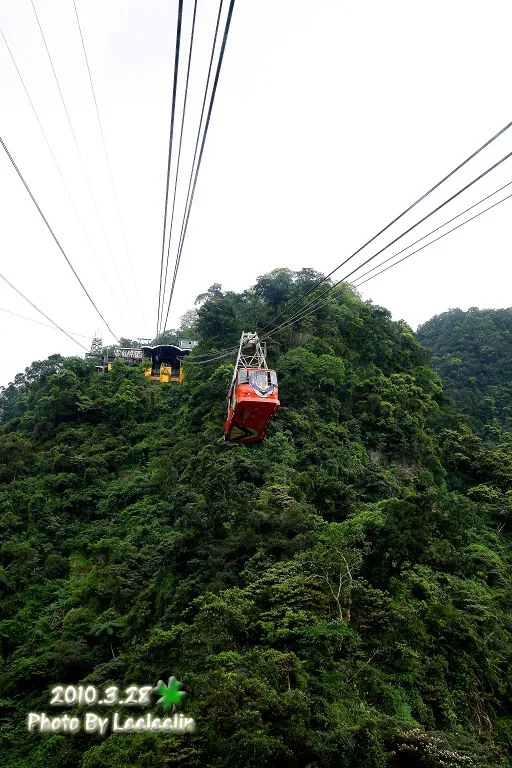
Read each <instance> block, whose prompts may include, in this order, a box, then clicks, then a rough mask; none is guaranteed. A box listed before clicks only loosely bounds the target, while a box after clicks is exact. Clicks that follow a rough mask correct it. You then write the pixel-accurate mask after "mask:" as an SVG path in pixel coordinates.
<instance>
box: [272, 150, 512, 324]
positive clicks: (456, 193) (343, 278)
mask: <svg viewBox="0 0 512 768" xmlns="http://www.w3.org/2000/svg"><path fill="white" fill-rule="evenodd" d="M510 157H512V152H509V153H508V154H506V155H504V157H502V158H501V159H500V160H498V161H497V162H496V163H494V165H491V166H490V167H489V168H487V169H486V170H485V171H484V172H483V173H481V174H479V175H478V176H476V177H475V178H474V179H473V180H472V181H470V182H469V184H466V185H465V186H464V187H462V188H461V189H459V190H458V191H457V192H455V194H453V195H451V197H449V198H447V199H446V200H445V201H444V202H442V203H441V204H440V205H438V206H437V207H436V208H434V209H433V210H432V211H430V213H428V214H427V215H426V216H423V218H421V219H420V220H419V221H417V222H416V223H415V224H413V225H412V226H411V227H409V228H408V229H406V230H405V232H403V233H402V234H401V235H399V236H398V237H395V238H394V240H392V241H391V242H390V243H388V244H387V245H386V246H384V247H383V248H381V249H380V250H379V251H377V253H374V254H373V256H370V258H369V259H366V261H363V263H362V264H360V265H359V266H358V267H356V268H355V269H353V270H352V271H351V272H349V273H348V274H346V275H345V276H344V277H342V278H341V280H338V281H337V282H336V283H333V284H332V285H331V286H329V287H328V288H327V290H326V291H324V292H323V293H322V294H320V296H318V297H317V298H316V299H313V300H312V301H309V302H308V303H307V304H306V306H305V307H302V309H300V310H299V311H298V312H296V313H295V315H293V316H292V317H290V318H288V320H285V321H284V322H283V323H280V325H278V326H277V327H276V328H274V329H273V330H272V331H271V332H270V333H271V334H273V333H274V332H275V331H277V330H279V329H280V328H282V327H283V326H285V325H288V323H289V322H294V321H295V320H296V319H299V315H302V313H303V312H304V310H306V309H308V308H309V307H312V306H313V305H315V304H317V303H318V302H319V301H321V299H322V298H323V297H324V296H326V295H327V294H328V293H330V291H332V290H333V289H334V288H335V287H336V286H337V285H340V283H344V282H345V281H346V280H347V278H348V277H350V276H351V275H353V274H354V272H358V271H359V270H360V269H361V268H362V267H364V266H365V265H366V264H368V263H369V262H370V261H373V259H375V258H377V256H379V255H380V254H381V253H383V252H384V251H386V250H387V249H388V248H390V247H391V246H392V245H394V243H396V242H398V240H401V239H402V237H405V235H407V234H408V233H409V232H412V230H413V229H416V227H418V226H419V225H420V224H422V223H423V222H424V221H426V220H427V219H429V218H430V217H431V216H433V215H434V214H435V213H437V212H438V211H440V210H441V209H442V208H444V207H445V205H448V203H450V202H451V201H452V200H455V198H456V197H458V196H459V195H461V194H462V193H463V192H465V191H466V190H467V189H469V188H470V187H472V186H473V185H474V184H476V183H477V182H478V181H480V180H481V179H483V178H484V176H486V175H487V174H488V173H491V171H493V170H495V169H496V168H497V167H498V166H499V165H501V164H502V163H504V162H505V161H506V160H508V159H509V158H510ZM277 317H279V315H278V316H277ZM269 325H270V323H267V325H266V326H265V328H268V326H269ZM263 330H264V329H263ZM268 335H270V334H267V336H268Z"/></svg>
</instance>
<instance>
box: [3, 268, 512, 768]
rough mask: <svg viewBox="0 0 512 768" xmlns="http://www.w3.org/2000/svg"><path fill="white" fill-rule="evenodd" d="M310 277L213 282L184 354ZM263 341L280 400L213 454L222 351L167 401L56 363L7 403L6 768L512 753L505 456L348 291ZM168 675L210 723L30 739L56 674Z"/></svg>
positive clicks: (123, 369) (262, 315)
mask: <svg viewBox="0 0 512 768" xmlns="http://www.w3.org/2000/svg"><path fill="white" fill-rule="evenodd" d="M315 279H316V274H315V273H314V272H313V271H312V270H303V271H302V272H300V273H297V274H295V273H291V272H289V271H288V270H276V272H274V273H272V274H271V275H266V276H264V277H263V278H261V279H260V280H259V281H258V283H257V284H256V286H255V287H254V289H252V290H249V291H246V292H244V293H243V294H235V293H229V292H228V293H223V292H222V290H221V288H220V286H213V287H212V290H211V291H210V292H209V293H208V294H207V295H204V296H203V297H201V301H200V305H201V306H200V307H199V309H198V310H197V316H196V317H195V320H194V323H195V325H194V330H195V331H196V332H197V334H198V336H199V337H200V338H201V344H200V346H199V348H198V349H197V351H195V354H194V355H192V356H191V358H190V361H191V362H193V361H194V357H197V356H198V354H203V355H204V354H205V353H206V352H209V351H216V350H219V349H221V348H225V347H229V346H232V345H234V344H236V341H237V339H238V338H239V336H240V333H241V331H242V330H247V329H252V328H254V327H256V326H257V327H260V328H261V327H262V326H264V325H265V324H266V323H267V322H268V321H269V320H271V318H272V317H273V316H274V315H275V312H276V310H278V311H279V310H280V309H282V308H283V307H284V306H285V304H286V303H287V302H290V301H292V300H293V299H294V297H296V296H298V295H301V294H302V293H303V292H304V291H305V290H307V289H308V288H309V287H311V285H313V282H314V280H315ZM333 293H334V292H333ZM268 352H269V354H268V362H269V364H270V365H271V366H273V367H275V368H276V370H277V372H278V376H279V381H280V389H279V393H280V400H281V407H280V409H279V411H278V413H277V415H276V417H275V418H274V420H273V422H272V423H271V425H270V427H269V431H268V437H267V438H266V439H265V440H264V441H263V442H262V443H260V444H257V445H254V446H243V445H233V444H229V443H225V442H224V441H223V422H224V419H225V403H226V395H227V389H228V386H229V381H230V378H231V373H232V363H231V362H229V361H230V358H227V362H226V361H223V360H216V361H214V362H211V363H209V364H207V365H204V364H203V365H192V364H188V365H187V368H186V379H185V382H184V384H183V385H181V386H179V385H167V386H164V385H159V384H155V383H154V382H150V381H148V380H147V379H146V378H145V377H144V375H143V373H142V371H141V370H140V369H137V368H130V367H128V366H126V365H124V364H123V363H122V362H120V361H117V362H115V363H114V365H113V369H112V372H111V373H110V374H108V375H100V374H97V373H95V372H93V371H91V370H88V369H87V368H86V366H85V364H84V362H83V361H81V360H78V359H62V358H60V357H59V356H54V357H53V358H50V359H49V360H47V361H45V362H43V363H35V364H34V365H33V366H31V367H30V368H29V369H27V371H26V373H25V374H24V375H22V376H19V377H17V380H16V381H15V382H14V383H13V384H12V385H10V386H9V387H7V388H6V389H5V390H3V392H2V393H1V395H0V413H1V416H2V422H3V427H2V428H1V430H0V546H1V550H0V551H1V562H2V568H1V569H0V590H1V592H0V595H1V619H0V640H1V650H2V660H1V666H0V697H1V701H0V704H1V705H2V706H3V710H2V712H1V714H0V716H3V717H4V720H3V723H4V725H5V728H4V730H3V734H2V737H1V743H0V747H1V751H0V754H1V755H2V758H3V760H4V762H3V764H4V765H6V766H7V767H8V768H27V767H28V768H43V766H44V768H46V767H47V766H48V765H51V766H52V768H75V767H76V766H81V767H82V768H103V767H106V766H108V767H109V768H126V767H127V766H131V767H132V768H139V767H140V768H174V767H176V768H178V767H180V768H185V766H189V767H190V768H200V767H201V768H210V767H212V766H213V767H216V768H244V767H245V766H250V767H251V768H259V767H260V766H261V767H263V766H291V767H292V768H294V767H295V768H330V767H331V766H332V768H363V767H364V768H388V767H389V768H405V767H410V768H416V767H418V768H420V766H421V767H426V768H441V767H447V766H448V767H449V768H455V767H457V766H478V767H479V768H484V767H485V766H508V765H510V764H511V762H510V754H511V743H512V711H511V705H510V700H511V693H512V674H511V671H510V670H511V668H512V667H511V661H512V614H511V610H510V609H511V606H512V586H511V575H512V549H511V534H512V521H511V512H512V495H511V491H510V488H511V480H512V457H511V455H510V454H509V453H507V452H506V451H504V450H491V449H489V448H488V447H486V446H485V445H484V444H483V443H482V442H481V440H480V439H479V438H478V437H476V436H475V435H473V434H472V433H471V431H470V430H469V428H468V427H467V425H466V424H465V423H464V421H463V419H462V418H461V417H460V416H459V415H458V413H457V411H456V410H455V409H454V406H453V403H452V401H451V400H450V399H449V398H448V397H447V396H446V395H445V394H444V392H443V389H442V386H441V382H440V380H439V379H438V377H437V376H436V374H435V373H434V372H433V371H432V370H431V369H430V368H429V367H428V366H427V357H428V353H427V352H426V351H425V350H424V349H423V348H422V347H421V346H420V345H419V343H418V342H417V341H416V339H415V338H414V335H413V333H412V332H411V330H410V328H408V327H407V326H406V325H405V324H404V323H402V322H400V323H396V322H392V321H391V319H390V315H389V313H388V312H387V311H386V310H385V309H383V308H381V307H376V306H373V305H371V304H364V303H363V302H361V301H360V300H359V298H358V297H357V296H356V295H354V293H353V292H351V291H350V289H349V288H347V287H343V288H342V289H340V290H339V291H337V292H336V293H335V295H333V296H332V298H331V299H330V302H329V304H328V305H327V306H325V307H324V308H323V309H322V310H320V311H319V313H318V315H317V316H316V317H308V318H307V319H305V320H304V321H303V322H302V323H299V324H298V325H296V326H294V328H293V329H290V328H288V329H285V330H283V331H282V332H281V333H280V334H276V335H275V336H273V337H272V341H271V342H269V350H268ZM169 675H175V676H176V677H177V678H178V680H180V681H182V682H183V687H184V689H185V691H186V692H187V696H186V699H185V702H184V705H183V707H182V709H183V711H184V712H186V714H187V715H190V716H192V717H194V718H195V719H196V722H197V729H196V732H195V733H194V734H182V735H162V734H133V735H125V734H111V735H108V736H107V738H104V739H101V738H99V737H93V736H90V735H87V734H85V733H83V732H81V733H79V734H76V735H59V734H44V735H34V734H30V735H29V734H28V733H27V731H26V726H25V721H26V716H27V713H28V712H29V711H46V712H48V710H49V709H50V707H49V706H48V702H49V690H50V688H51V686H52V685H54V684H56V683H58V682H62V683H76V684H78V683H84V684H85V683H87V682H89V683H92V684H94V685H97V686H99V687H105V686H106V685H107V684H117V685H118V686H120V687H122V686H124V685H127V684H133V683H137V684H139V685H142V684H156V682H157V681H158V680H159V679H165V680H166V679H167V678H168V676H169ZM89 709H90V708H89ZM82 710H83V707H82V708H81V709H80V708H76V709H73V708H72V709H71V712H75V711H76V712H79V711H82ZM152 711H155V712H157V709H155V708H153V709H152ZM102 714H104V712H103V713H102Z"/></svg>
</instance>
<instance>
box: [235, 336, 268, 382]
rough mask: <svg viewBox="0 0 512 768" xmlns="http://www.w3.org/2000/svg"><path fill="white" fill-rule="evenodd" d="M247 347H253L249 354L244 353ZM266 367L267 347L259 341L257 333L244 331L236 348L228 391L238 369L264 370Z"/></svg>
mask: <svg viewBox="0 0 512 768" xmlns="http://www.w3.org/2000/svg"><path fill="white" fill-rule="evenodd" d="M247 347H253V348H254V349H251V351H250V352H245V351H244V350H245V349H246V348H247ZM266 367H267V345H266V343H265V342H264V341H263V342H262V341H260V340H259V338H258V334H257V333H251V332H250V331H249V332H246V331H244V332H243V333H242V337H241V339H240V346H239V348H238V357H237V359H236V363H235V371H234V373H233V379H232V381H231V387H230V391H231V389H232V388H233V385H234V383H235V379H236V375H237V373H238V371H239V370H240V368H266Z"/></svg>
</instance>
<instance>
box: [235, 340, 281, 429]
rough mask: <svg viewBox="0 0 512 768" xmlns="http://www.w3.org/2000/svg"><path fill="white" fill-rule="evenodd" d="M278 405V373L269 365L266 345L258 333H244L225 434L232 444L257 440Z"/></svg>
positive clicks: (236, 366)
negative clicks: (245, 349) (249, 349)
mask: <svg viewBox="0 0 512 768" xmlns="http://www.w3.org/2000/svg"><path fill="white" fill-rule="evenodd" d="M253 344H254V345H255V346H256V350H255V352H254V354H253V355H250V356H247V355H243V354H242V348H243V347H244V346H249V345H253ZM251 363H252V365H251ZM278 408H279V399H278V389H277V376H276V372H275V371H272V370H270V369H268V368H267V365H266V360H265V350H264V345H263V346H262V345H261V344H260V342H259V340H258V337H257V336H256V334H248V333H244V334H243V335H242V340H241V342H240V351H239V353H238V359H237V362H236V365H235V373H234V376H233V381H232V384H231V389H230V391H229V400H228V417H227V420H226V425H225V430H224V436H225V439H226V440H229V441H230V442H233V443H257V442H259V441H260V440H263V438H264V437H265V430H266V428H267V426H268V423H269V421H270V419H271V418H272V416H273V415H274V414H275V412H276V411H277V409H278Z"/></svg>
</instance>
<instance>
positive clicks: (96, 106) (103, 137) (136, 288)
mask: <svg viewBox="0 0 512 768" xmlns="http://www.w3.org/2000/svg"><path fill="white" fill-rule="evenodd" d="M73 6H74V8H75V16H76V22H77V24H78V31H79V32H80V40H81V41H82V49H83V52H84V57H85V63H86V65H87V73H88V75H89V83H90V84H91V91H92V97H93V99H94V106H95V108H96V116H97V118H98V125H99V127H100V133H101V140H102V142H103V149H104V151H105V159H106V161H107V168H108V173H109V176H110V183H111V185H112V192H113V194H114V200H115V203H116V208H117V215H118V218H119V224H120V225H121V232H122V234H123V241H124V247H125V250H126V255H127V256H128V263H129V265H130V271H131V273H132V279H133V284H134V286H135V292H136V294H137V300H138V302H139V309H140V312H141V317H142V319H143V321H144V322H146V317H145V314H144V307H143V304H142V301H141V298H140V294H139V286H138V283H137V280H136V279H135V273H134V271H133V264H132V257H131V254H130V249H129V248H128V241H127V239H126V232H125V229H124V224H123V218H122V216H121V208H120V206H119V200H118V197H117V191H116V186H115V184H114V176H113V174H112V168H111V166H110V159H109V156H108V150H107V142H106V141H105V134H104V133H103V124H102V122H101V117H100V110H99V107H98V101H97V99H96V91H95V90H94V84H93V81H92V74H91V68H90V66H89V58H88V56H87V50H86V48H85V40H84V36H83V33H82V26H81V24H80V18H79V16H78V8H77V5H76V2H75V0H73Z"/></svg>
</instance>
